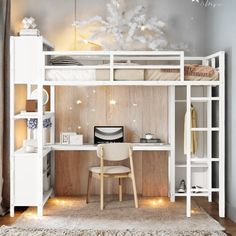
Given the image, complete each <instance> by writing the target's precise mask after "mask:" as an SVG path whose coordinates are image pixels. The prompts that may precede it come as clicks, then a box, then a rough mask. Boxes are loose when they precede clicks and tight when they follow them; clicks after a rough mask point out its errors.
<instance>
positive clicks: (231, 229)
mask: <svg viewBox="0 0 236 236" xmlns="http://www.w3.org/2000/svg"><path fill="white" fill-rule="evenodd" d="M178 201H182V199H178ZM194 201H195V202H196V203H197V205H198V206H200V207H202V208H203V209H205V211H206V212H207V213H208V214H209V215H210V216H212V217H213V218H214V219H216V220H217V221H218V222H219V223H220V224H221V225H222V226H223V227H224V228H225V229H226V233H227V234H228V235H232V236H236V223H234V222H233V221H231V220H230V219H228V218H225V219H222V218H219V216H218V205H217V203H215V202H212V203H208V202H207V199H206V198H195V199H194ZM25 210H26V208H17V210H16V213H15V217H14V218H11V217H10V216H9V214H7V215H6V216H3V217H0V226H1V225H11V224H13V223H14V222H15V220H16V219H17V218H18V217H20V215H21V214H22V213H23V212H24V211H25Z"/></svg>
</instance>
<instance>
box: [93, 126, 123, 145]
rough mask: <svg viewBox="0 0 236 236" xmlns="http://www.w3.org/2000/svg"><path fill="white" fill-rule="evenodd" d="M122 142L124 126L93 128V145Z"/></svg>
mask: <svg viewBox="0 0 236 236" xmlns="http://www.w3.org/2000/svg"><path fill="white" fill-rule="evenodd" d="M122 142H124V126H94V144H100V143H122Z"/></svg>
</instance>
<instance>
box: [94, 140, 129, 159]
mask: <svg viewBox="0 0 236 236" xmlns="http://www.w3.org/2000/svg"><path fill="white" fill-rule="evenodd" d="M129 151H131V152H132V146H131V144H129V143H106V144H99V145H98V147H97V156H98V157H99V158H101V157H103V159H104V160H108V161H122V160H125V159H127V158H129Z"/></svg>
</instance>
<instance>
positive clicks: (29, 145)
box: [23, 139, 37, 153]
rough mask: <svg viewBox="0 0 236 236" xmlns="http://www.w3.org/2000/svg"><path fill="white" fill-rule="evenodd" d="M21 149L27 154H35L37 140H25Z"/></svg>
mask: <svg viewBox="0 0 236 236" xmlns="http://www.w3.org/2000/svg"><path fill="white" fill-rule="evenodd" d="M23 148H24V150H25V152H28V153H35V152H37V140H35V139H25V140H24V141H23Z"/></svg>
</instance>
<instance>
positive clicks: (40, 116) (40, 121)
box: [37, 82, 43, 217]
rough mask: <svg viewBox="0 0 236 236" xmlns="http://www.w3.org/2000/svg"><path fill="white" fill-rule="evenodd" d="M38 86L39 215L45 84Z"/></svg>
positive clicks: (40, 205) (41, 194)
mask: <svg viewBox="0 0 236 236" xmlns="http://www.w3.org/2000/svg"><path fill="white" fill-rule="evenodd" d="M37 88H38V128H37V129H38V134H37V138H38V140H37V143H38V157H37V158H38V174H39V176H38V206H37V208H38V209H37V211H38V217H41V216H43V85H42V83H41V82H40V83H39V84H38V86H37Z"/></svg>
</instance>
